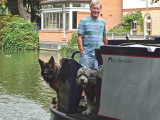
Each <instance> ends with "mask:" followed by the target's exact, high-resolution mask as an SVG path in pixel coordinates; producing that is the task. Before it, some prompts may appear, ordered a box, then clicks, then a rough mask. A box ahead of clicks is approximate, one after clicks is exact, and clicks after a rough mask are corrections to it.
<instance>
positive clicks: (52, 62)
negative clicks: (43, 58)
mask: <svg viewBox="0 0 160 120" xmlns="http://www.w3.org/2000/svg"><path fill="white" fill-rule="evenodd" d="M49 63H50V64H52V65H55V61H54V57H53V56H51V58H50V60H49Z"/></svg>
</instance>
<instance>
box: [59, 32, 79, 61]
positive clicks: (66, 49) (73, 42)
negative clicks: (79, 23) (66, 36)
mask: <svg viewBox="0 0 160 120" xmlns="http://www.w3.org/2000/svg"><path fill="white" fill-rule="evenodd" d="M77 50H78V45H77V33H76V32H73V33H72V38H71V39H70V40H69V41H68V43H67V45H64V46H62V47H61V49H60V54H61V56H62V57H67V58H70V57H71V56H72V53H74V52H75V51H77Z"/></svg>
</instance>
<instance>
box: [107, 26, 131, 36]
mask: <svg viewBox="0 0 160 120" xmlns="http://www.w3.org/2000/svg"><path fill="white" fill-rule="evenodd" d="M110 33H114V34H116V35H126V34H127V33H128V31H127V30H126V29H125V28H124V27H121V28H112V29H110V30H109V34H110Z"/></svg>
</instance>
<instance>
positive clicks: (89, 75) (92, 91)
mask: <svg viewBox="0 0 160 120" xmlns="http://www.w3.org/2000/svg"><path fill="white" fill-rule="evenodd" d="M97 77H98V74H97V71H96V70H92V69H90V68H87V67H81V68H80V69H79V70H78V72H77V77H76V82H77V84H78V85H80V86H82V87H83V89H84V92H85V95H86V99H87V109H86V110H85V111H83V112H82V114H83V115H90V114H91V113H92V110H93V108H94V107H95V102H96V91H97V87H96V79H97Z"/></svg>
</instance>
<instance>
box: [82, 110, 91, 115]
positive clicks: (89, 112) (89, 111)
mask: <svg viewBox="0 0 160 120" xmlns="http://www.w3.org/2000/svg"><path fill="white" fill-rule="evenodd" d="M90 114H91V110H89V109H87V110H86V111H83V112H82V115H90Z"/></svg>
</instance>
